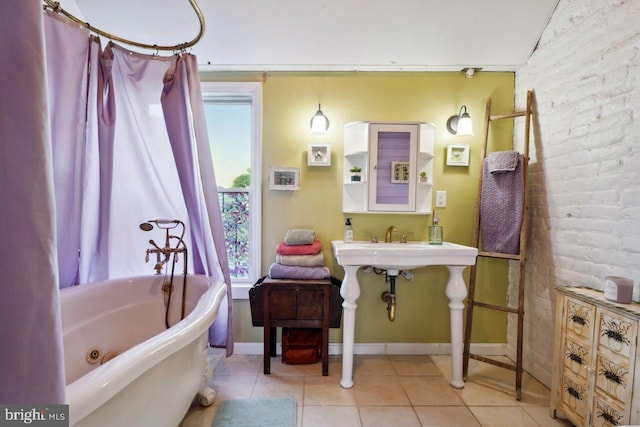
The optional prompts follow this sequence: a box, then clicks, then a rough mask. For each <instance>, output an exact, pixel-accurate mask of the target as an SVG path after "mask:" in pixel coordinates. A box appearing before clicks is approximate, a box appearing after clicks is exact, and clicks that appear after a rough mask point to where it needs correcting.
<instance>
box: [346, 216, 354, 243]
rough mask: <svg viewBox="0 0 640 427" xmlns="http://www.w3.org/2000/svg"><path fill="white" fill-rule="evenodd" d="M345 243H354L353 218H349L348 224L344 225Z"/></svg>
mask: <svg viewBox="0 0 640 427" xmlns="http://www.w3.org/2000/svg"><path fill="white" fill-rule="evenodd" d="M344 242H345V243H351V242H353V229H352V228H351V218H347V222H345V223H344Z"/></svg>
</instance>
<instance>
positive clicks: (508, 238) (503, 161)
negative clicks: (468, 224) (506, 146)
mask: <svg viewBox="0 0 640 427" xmlns="http://www.w3.org/2000/svg"><path fill="white" fill-rule="evenodd" d="M516 161H517V163H516ZM514 165H515V167H513V166H514ZM523 170H524V156H523V155H522V154H519V153H518V152H517V151H498V152H494V153H490V154H489V156H488V157H487V158H486V159H484V161H483V163H482V190H481V195H480V231H481V234H482V250H483V251H486V252H496V253H503V254H512V255H517V254H519V253H520V227H521V225H522V213H523V208H524V173H523Z"/></svg>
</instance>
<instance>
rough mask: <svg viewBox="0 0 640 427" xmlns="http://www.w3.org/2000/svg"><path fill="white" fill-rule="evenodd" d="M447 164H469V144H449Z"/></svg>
mask: <svg viewBox="0 0 640 427" xmlns="http://www.w3.org/2000/svg"><path fill="white" fill-rule="evenodd" d="M447 166H469V146H468V145H448V146H447Z"/></svg>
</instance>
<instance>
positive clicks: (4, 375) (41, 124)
mask: <svg viewBox="0 0 640 427" xmlns="http://www.w3.org/2000/svg"><path fill="white" fill-rule="evenodd" d="M41 8H42V6H41V3H40V0H9V1H5V2H3V12H2V13H1V14H0V57H2V58H4V60H5V61H6V62H5V66H4V67H3V73H2V79H0V200H2V209H0V223H1V224H2V233H3V236H2V237H3V244H2V245H0V273H1V274H0V277H2V283H0V293H1V296H0V403H2V404H56V403H64V402H65V399H66V398H65V388H64V387H65V379H64V361H63V353H62V333H61V332H62V331H61V324H60V308H59V307H60V304H59V299H58V298H59V297H58V259H57V253H56V222H55V221H56V212H55V201H54V184H53V168H52V162H53V159H52V153H51V135H50V128H49V117H48V108H47V81H46V79H45V62H44V58H45V53H44V34H43V33H44V29H43V21H42V9H41Z"/></svg>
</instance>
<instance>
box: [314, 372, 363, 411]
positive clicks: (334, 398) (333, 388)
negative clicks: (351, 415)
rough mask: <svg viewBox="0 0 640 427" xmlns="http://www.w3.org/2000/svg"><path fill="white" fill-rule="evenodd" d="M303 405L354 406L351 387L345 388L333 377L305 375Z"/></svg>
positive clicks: (354, 400) (354, 401)
mask: <svg viewBox="0 0 640 427" xmlns="http://www.w3.org/2000/svg"><path fill="white" fill-rule="evenodd" d="M304 405H305V406H306V405H312V406H321V405H333V406H356V398H355V394H354V391H353V389H352V388H351V389H345V388H342V387H341V386H340V382H339V381H336V378H334V377H322V376H320V377H315V376H314V377H305V379H304Z"/></svg>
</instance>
